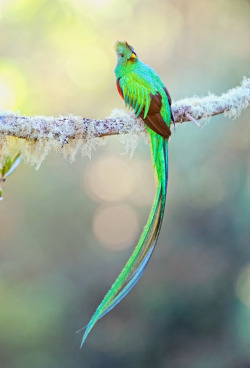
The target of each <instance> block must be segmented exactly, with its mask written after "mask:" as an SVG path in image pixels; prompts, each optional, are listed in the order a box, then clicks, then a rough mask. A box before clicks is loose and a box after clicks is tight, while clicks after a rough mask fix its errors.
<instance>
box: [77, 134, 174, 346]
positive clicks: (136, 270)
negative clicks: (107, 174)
mask: <svg viewBox="0 0 250 368" xmlns="http://www.w3.org/2000/svg"><path fill="white" fill-rule="evenodd" d="M148 133H149V137H150V145H151V155H152V161H153V166H154V172H155V178H156V183H157V192H156V196H155V199H154V202H153V205H152V208H151V211H150V214H149V218H148V221H147V224H146V226H145V227H144V229H143V232H142V234H141V237H140V239H139V242H138V244H137V246H136V247H135V249H134V251H133V253H132V255H131V256H130V258H129V260H128V262H127V263H126V265H125V266H124V268H123V269H122V271H121V273H120V274H119V276H118V277H117V279H116V280H115V282H114V283H113V285H112V286H111V288H110V290H109V291H108V293H107V294H106V295H105V297H104V299H103V300H102V302H101V303H100V305H99V306H98V308H97V309H96V311H95V313H94V315H93V316H92V318H91V320H90V321H89V323H88V324H87V325H86V326H85V327H86V330H85V332H84V335H83V338H82V342H81V347H82V346H83V344H84V342H85V340H86V338H87V336H88V334H89V333H90V331H91V330H92V328H93V327H94V325H95V324H96V322H97V321H98V320H99V319H100V318H102V317H103V316H104V315H105V314H107V313H108V312H109V311H110V310H111V309H113V308H114V307H115V306H116V305H117V304H118V303H119V302H120V301H121V300H122V299H123V298H124V297H125V296H126V295H127V294H128V293H129V291H130V290H131V289H132V288H133V286H134V285H135V284H136V283H137V281H138V280H139V278H140V277H141V275H142V274H143V272H144V270H145V268H146V266H147V264H148V261H149V259H150V257H151V255H152V253H153V250H154V248H155V245H156V242H157V239H158V236H159V232H160V227H161V223H162V219H163V214H164V208H165V200H166V190H167V177H168V152H167V149H168V142H167V140H165V139H164V138H162V137H161V136H159V135H157V134H156V133H155V132H153V131H152V130H151V129H148ZM85 327H83V328H85ZM79 331H80V330H79Z"/></svg>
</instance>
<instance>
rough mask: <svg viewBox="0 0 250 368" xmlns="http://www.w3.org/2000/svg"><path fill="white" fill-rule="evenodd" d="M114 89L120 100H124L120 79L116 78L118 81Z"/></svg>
mask: <svg viewBox="0 0 250 368" xmlns="http://www.w3.org/2000/svg"><path fill="white" fill-rule="evenodd" d="M116 87H117V90H118V92H119V95H120V96H121V98H122V99H123V100H124V97H123V93H122V89H121V87H120V78H118V79H117V80H116Z"/></svg>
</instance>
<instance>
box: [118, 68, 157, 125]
mask: <svg viewBox="0 0 250 368" xmlns="http://www.w3.org/2000/svg"><path fill="white" fill-rule="evenodd" d="M119 85H120V87H121V90H122V93H123V98H124V101H125V105H126V106H128V107H130V108H132V109H133V110H134V112H135V114H136V116H139V115H140V113H141V112H142V110H143V119H145V118H146V116H147V114H148V111H149V107H150V102H151V95H155V94H156V93H157V91H156V90H155V88H154V87H153V86H152V84H151V83H150V82H148V81H147V80H145V79H144V78H141V77H140V76H138V75H137V74H136V73H133V72H131V73H128V74H125V75H124V76H123V77H122V78H121V79H120V81H119Z"/></svg>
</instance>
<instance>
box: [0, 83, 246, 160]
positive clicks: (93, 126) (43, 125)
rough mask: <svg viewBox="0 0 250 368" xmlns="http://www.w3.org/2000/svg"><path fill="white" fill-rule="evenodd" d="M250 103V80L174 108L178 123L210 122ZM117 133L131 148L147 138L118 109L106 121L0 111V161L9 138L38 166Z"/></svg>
mask: <svg viewBox="0 0 250 368" xmlns="http://www.w3.org/2000/svg"><path fill="white" fill-rule="evenodd" d="M249 104H250V78H244V79H243V81H242V83H241V85H240V86H238V87H235V88H233V89H230V90H229V91H227V92H226V93H223V94H222V95H221V96H216V95H213V94H209V95H208V96H205V97H197V96H194V97H191V98H185V99H182V100H179V101H176V102H173V104H172V109H173V113H174V116H175V121H176V123H184V122H187V121H190V120H200V119H203V120H204V119H205V120H208V119H209V118H210V117H211V116H214V115H218V114H222V113H224V115H225V116H226V117H229V118H237V117H238V116H239V115H240V113H241V111H242V110H243V109H245V108H247V107H248V106H249ZM115 134H127V135H128V137H129V139H127V142H130V146H131V147H130V148H131V149H133V147H134V146H135V145H136V143H137V140H138V138H139V137H140V136H141V135H143V134H144V135H145V127H144V123H143V121H142V120H141V119H140V118H136V117H135V115H134V114H133V113H130V112H125V111H122V110H118V109H115V110H114V111H113V112H112V114H111V115H110V116H109V117H107V118H105V119H87V118H83V117H80V116H74V115H68V116H59V117H57V118H54V117H45V116H34V117H27V116H20V115H18V114H15V113H13V112H8V111H7V112H6V111H1V110H0V162H1V161H3V160H4V157H6V156H7V155H8V154H9V152H8V147H9V144H8V143H9V138H10V137H15V139H18V141H20V140H21V141H22V144H21V145H20V150H21V154H22V157H23V158H24V160H25V161H26V162H28V163H30V164H33V165H35V166H36V167H39V166H40V164H41V162H42V161H43V160H44V158H45V157H46V156H47V155H48V154H49V153H50V152H51V151H59V150H60V151H61V152H63V154H64V156H66V157H68V158H70V159H71V160H73V159H74V157H75V154H76V153H77V152H78V151H81V152H82V154H83V155H90V154H91V151H92V150H93V149H95V147H96V145H101V144H104V143H105V141H104V139H103V137H105V136H109V135H115ZM11 139H13V138H11ZM1 158H2V160H1Z"/></svg>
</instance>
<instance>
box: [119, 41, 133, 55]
mask: <svg viewBox="0 0 250 368" xmlns="http://www.w3.org/2000/svg"><path fill="white" fill-rule="evenodd" d="M115 49H116V52H117V54H119V53H120V54H121V53H125V52H127V53H128V52H129V53H132V54H134V55H135V56H137V55H136V52H135V50H134V48H133V47H132V46H130V45H129V44H128V43H127V42H126V41H124V42H122V41H117V42H116V45H115Z"/></svg>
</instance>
